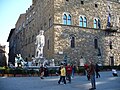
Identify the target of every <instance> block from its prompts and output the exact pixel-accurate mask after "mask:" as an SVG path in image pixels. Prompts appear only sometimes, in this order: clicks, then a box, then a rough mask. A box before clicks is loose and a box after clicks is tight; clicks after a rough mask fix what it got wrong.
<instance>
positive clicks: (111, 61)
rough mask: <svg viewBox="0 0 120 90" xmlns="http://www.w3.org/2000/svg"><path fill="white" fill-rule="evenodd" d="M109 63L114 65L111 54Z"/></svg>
mask: <svg viewBox="0 0 120 90" xmlns="http://www.w3.org/2000/svg"><path fill="white" fill-rule="evenodd" d="M110 65H111V66H114V57H113V56H110Z"/></svg>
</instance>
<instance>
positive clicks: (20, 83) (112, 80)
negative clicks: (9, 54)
mask: <svg viewBox="0 0 120 90" xmlns="http://www.w3.org/2000/svg"><path fill="white" fill-rule="evenodd" d="M100 74H101V78H97V79H96V84H97V89H96V90H120V71H119V72H118V75H119V76H118V77H113V76H112V72H111V71H109V72H100ZM58 80H59V76H49V77H45V79H40V77H0V90H88V89H89V88H90V87H91V84H90V81H88V80H87V78H86V76H75V78H74V79H72V83H71V84H69V83H67V84H66V85H63V84H60V85H58V84H57V82H58Z"/></svg>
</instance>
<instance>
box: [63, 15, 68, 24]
mask: <svg viewBox="0 0 120 90" xmlns="http://www.w3.org/2000/svg"><path fill="white" fill-rule="evenodd" d="M63 24H65V25H67V15H66V14H64V16H63Z"/></svg>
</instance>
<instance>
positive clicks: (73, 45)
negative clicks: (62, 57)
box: [70, 36, 75, 48]
mask: <svg viewBox="0 0 120 90" xmlns="http://www.w3.org/2000/svg"><path fill="white" fill-rule="evenodd" d="M70 46H71V48H74V47H75V37H74V36H71V45H70Z"/></svg>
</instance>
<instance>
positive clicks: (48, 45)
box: [47, 40, 50, 49]
mask: <svg viewBox="0 0 120 90" xmlns="http://www.w3.org/2000/svg"><path fill="white" fill-rule="evenodd" d="M47 43H48V44H47V49H49V48H50V42H49V40H48V41H47Z"/></svg>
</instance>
